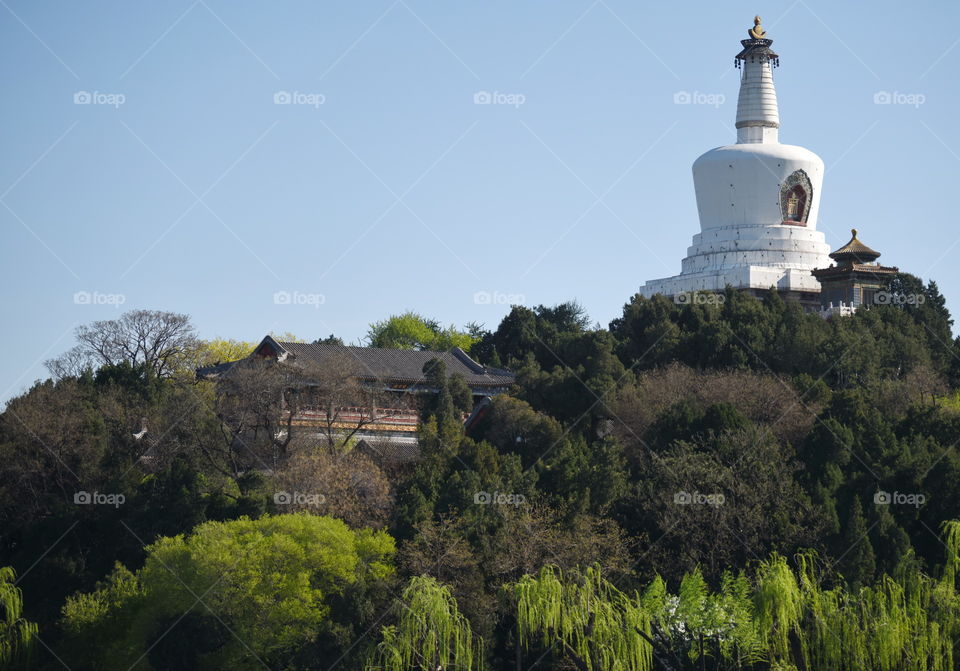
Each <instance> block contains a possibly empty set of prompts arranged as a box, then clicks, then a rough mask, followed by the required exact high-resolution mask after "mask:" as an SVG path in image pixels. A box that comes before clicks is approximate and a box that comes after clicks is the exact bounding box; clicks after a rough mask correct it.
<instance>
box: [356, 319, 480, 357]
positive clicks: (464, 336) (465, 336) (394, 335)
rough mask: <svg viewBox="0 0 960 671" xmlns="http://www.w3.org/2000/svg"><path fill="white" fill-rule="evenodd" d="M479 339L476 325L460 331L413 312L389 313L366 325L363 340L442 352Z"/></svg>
mask: <svg viewBox="0 0 960 671" xmlns="http://www.w3.org/2000/svg"><path fill="white" fill-rule="evenodd" d="M477 340H479V337H478V336H477V329H476V327H468V328H467V330H465V331H461V330H459V329H457V327H455V326H453V325H451V326H447V327H443V326H441V325H440V323H439V322H437V321H434V320H433V319H427V318H426V317H423V316H422V315H419V314H417V313H416V312H404V313H403V314H399V315H391V316H390V317H388V318H387V319H384V320H382V321H378V322H374V323H372V324H370V328H369V330H368V331H367V342H368V343H369V345H370V347H388V348H391V349H416V350H430V351H437V352H441V351H446V350H449V349H452V348H453V347H459V348H461V349H462V350H464V351H470V348H471V347H472V346H473V344H474V343H475V342H477Z"/></svg>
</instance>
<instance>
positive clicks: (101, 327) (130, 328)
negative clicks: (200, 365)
mask: <svg viewBox="0 0 960 671" xmlns="http://www.w3.org/2000/svg"><path fill="white" fill-rule="evenodd" d="M76 338H77V342H78V344H77V346H76V347H74V348H72V349H70V350H68V351H67V352H66V353H65V354H63V355H62V356H60V357H58V358H56V359H51V360H49V361H47V362H46V366H47V368H48V369H49V370H50V373H51V375H53V376H54V377H56V378H58V379H59V378H63V377H67V376H70V375H76V374H78V373H79V372H81V371H82V370H83V369H84V368H88V367H95V366H103V365H111V364H114V365H115V364H119V363H124V362H126V363H129V364H131V365H134V366H137V365H147V366H149V367H151V368H152V369H153V370H154V372H155V373H156V374H157V376H159V377H165V376H169V375H171V374H172V373H173V372H174V369H175V367H176V363H177V361H178V359H179V358H180V357H183V356H184V355H185V354H186V353H188V352H190V351H192V350H193V349H194V347H195V343H196V335H195V332H194V328H193V325H192V324H191V323H190V317H189V316H187V315H185V314H179V313H176V312H163V311H159V310H131V311H129V312H125V313H123V314H122V315H120V317H118V318H117V319H108V320H101V321H95V322H93V323H91V324H86V325H84V326H80V327H78V328H77V331H76Z"/></svg>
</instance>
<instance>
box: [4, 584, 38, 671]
mask: <svg viewBox="0 0 960 671" xmlns="http://www.w3.org/2000/svg"><path fill="white" fill-rule="evenodd" d="M16 577H17V574H16V573H15V572H14V570H13V569H12V568H11V567H9V566H4V567H3V568H0V668H2V669H12V668H17V665H18V664H19V663H21V662H24V661H26V660H28V659H29V657H30V655H31V653H32V651H33V646H34V642H35V641H36V639H37V625H36V624H35V623H33V622H29V621H27V620H26V619H24V618H23V593H22V592H21V591H20V588H19V587H17V586H16V584H15V580H16Z"/></svg>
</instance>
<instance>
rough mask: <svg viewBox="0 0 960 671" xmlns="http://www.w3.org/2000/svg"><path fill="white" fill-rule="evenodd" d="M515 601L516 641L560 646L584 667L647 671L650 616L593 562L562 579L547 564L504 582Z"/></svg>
mask: <svg viewBox="0 0 960 671" xmlns="http://www.w3.org/2000/svg"><path fill="white" fill-rule="evenodd" d="M508 590H509V592H510V593H511V594H512V596H513V598H514V601H515V603H516V612H517V629H518V631H517V636H518V640H519V642H520V645H521V646H522V647H524V648H529V647H531V644H532V643H534V642H536V643H539V644H541V645H542V646H544V647H547V648H551V647H553V646H559V647H560V649H562V650H563V651H564V652H565V654H566V655H567V656H568V657H570V658H571V659H572V660H573V661H574V663H575V664H576V665H577V667H578V668H580V669H583V670H584V671H595V670H602V671H650V670H651V669H652V667H653V648H652V647H651V645H650V643H649V641H650V640H651V639H650V617H649V615H647V612H646V611H645V610H644V608H643V606H642V603H641V600H640V599H639V597H637V598H630V597H628V596H627V595H626V594H624V593H623V592H621V591H620V590H618V589H617V588H616V587H614V586H613V585H612V584H611V583H610V582H609V581H607V580H606V579H604V578H603V577H602V576H601V574H600V569H599V567H597V566H593V567H590V568H588V569H587V570H586V571H585V572H583V573H582V574H581V575H577V576H575V577H574V578H573V579H570V578H569V577H568V579H567V580H564V578H563V575H562V573H561V572H560V570H559V569H557V568H554V567H552V566H546V567H544V568H542V569H541V570H540V573H539V574H538V575H537V576H536V577H534V576H530V575H527V576H524V577H523V578H521V579H520V580H519V581H517V582H516V583H514V584H513V585H511V586H510V587H509V588H508Z"/></svg>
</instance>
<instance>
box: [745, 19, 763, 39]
mask: <svg viewBox="0 0 960 671" xmlns="http://www.w3.org/2000/svg"><path fill="white" fill-rule="evenodd" d="M747 35H749V36H750V37H751V38H753V39H755V40H762V39H763V38H764V37H766V36H767V31H766V30H764V29H763V26H761V25H760V15H759V14H758V15H757V16H755V17H753V28H750V29H749V30H747Z"/></svg>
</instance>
